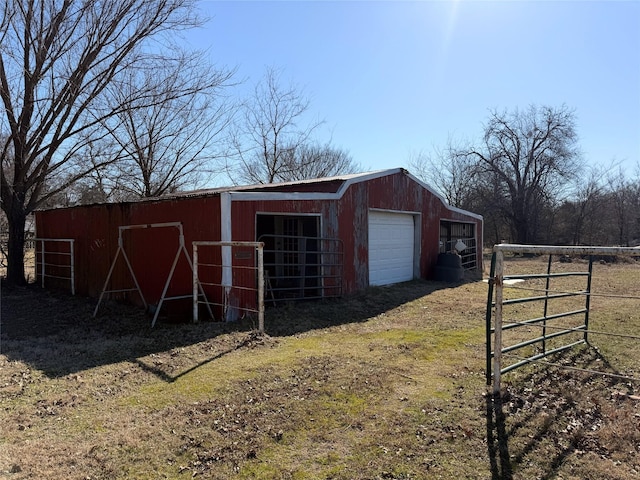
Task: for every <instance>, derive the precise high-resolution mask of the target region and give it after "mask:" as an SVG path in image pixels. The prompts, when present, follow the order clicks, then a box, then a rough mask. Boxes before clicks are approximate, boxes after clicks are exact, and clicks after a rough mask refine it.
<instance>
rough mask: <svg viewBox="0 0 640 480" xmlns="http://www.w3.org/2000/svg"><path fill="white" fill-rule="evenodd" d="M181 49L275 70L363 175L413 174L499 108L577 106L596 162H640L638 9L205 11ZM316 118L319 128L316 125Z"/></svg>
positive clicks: (308, 6) (473, 135) (397, 6)
mask: <svg viewBox="0 0 640 480" xmlns="http://www.w3.org/2000/svg"><path fill="white" fill-rule="evenodd" d="M201 9H202V11H203V12H204V13H205V14H206V15H208V16H209V17H210V20H209V21H208V22H207V24H206V25H205V26H204V27H203V28H200V29H199V30H197V31H193V32H190V33H189V34H188V36H187V37H186V39H185V41H186V42H187V43H188V44H189V45H190V46H192V47H195V48H199V49H206V50H207V53H208V56H209V58H210V59H211V61H212V62H213V63H215V64H216V65H218V66H220V67H225V68H235V69H237V71H236V77H235V79H236V81H242V83H241V85H239V86H237V87H234V88H235V89H236V94H237V95H243V94H246V93H247V92H250V91H251V90H252V89H253V85H254V83H255V82H257V81H259V80H260V79H261V78H262V77H263V75H264V72H265V69H266V68H267V67H275V68H279V69H281V71H282V73H281V79H282V80H283V81H284V83H286V84H288V83H289V82H291V83H293V84H295V85H296V87H297V88H298V89H299V90H300V91H302V92H303V93H304V94H305V95H306V96H307V97H308V98H309V100H310V109H309V114H310V118H309V121H312V120H314V119H318V118H319V119H322V120H324V121H325V123H324V124H323V126H322V129H321V130H320V131H319V132H318V135H317V137H318V139H319V140H322V141H326V140H330V141H331V144H332V145H334V146H336V147H339V148H343V149H345V150H347V151H348V152H349V153H350V154H351V156H352V157H353V160H354V161H355V162H357V163H359V164H360V165H362V167H363V169H364V170H379V169H387V168H395V167H407V166H408V164H409V162H410V159H411V156H412V155H415V154H417V153H418V152H425V153H430V152H432V151H433V150H434V148H442V147H444V146H445V145H446V144H447V142H448V140H449V139H450V138H451V139H454V140H456V139H458V140H471V141H475V140H479V139H480V138H481V135H482V131H483V123H484V122H485V121H486V120H487V118H488V115H489V112H490V110H493V109H497V110H499V111H502V110H508V111H512V110H514V109H516V108H517V109H521V110H522V109H526V108H528V107H529V106H530V105H532V104H535V105H548V106H553V107H560V106H562V105H563V104H565V105H566V106H568V107H569V108H571V109H574V111H575V116H576V127H577V132H578V136H579V145H580V148H581V150H582V153H583V158H584V160H585V161H586V162H588V163H590V164H592V165H610V164H612V162H617V163H619V164H620V165H621V166H622V167H623V168H625V170H627V171H628V172H629V173H631V172H633V171H634V169H635V167H636V165H640V2H638V1H583V2H580V1H571V0H565V1H544V0H538V1H473V0H466V1H465V0H458V1H455V0H448V1H446V0H442V1H411V2H410V1H407V2H402V1H350V2H347V1H315V2H311V1H295V2H294V1H277V2H270V1H260V2H250V1H233V2H220V1H211V0H209V1H206V0H205V1H202V2H201ZM311 117H313V118H311Z"/></svg>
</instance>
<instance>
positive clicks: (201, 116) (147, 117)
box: [107, 53, 233, 197]
mask: <svg viewBox="0 0 640 480" xmlns="http://www.w3.org/2000/svg"><path fill="white" fill-rule="evenodd" d="M203 65H205V63H204V62H203V57H202V55H201V54H199V53H192V54H189V55H187V54H186V53H182V54H179V55H177V56H176V60H175V61H174V62H173V63H172V64H171V65H167V66H166V67H165V74H164V81H163V83H161V84H155V85H154V83H153V78H152V77H153V76H155V75H156V73H155V72H154V71H152V70H150V69H144V70H142V71H140V70H135V71H131V72H129V74H130V81H129V82H127V84H126V85H124V88H123V89H121V88H117V89H112V90H113V98H114V99H115V103H117V104H123V105H127V104H128V105H130V106H129V108H127V109H124V110H123V111H120V112H118V114H117V115H115V116H114V117H113V118H110V119H109V120H108V122H107V123H108V124H109V126H108V128H109V131H110V132H111V135H112V137H113V138H114V139H115V141H116V143H117V145H119V147H120V149H121V155H122V156H123V157H124V159H123V161H121V162H118V163H117V164H115V165H114V167H115V170H116V172H114V173H115V175H116V178H118V179H119V180H120V182H119V185H118V186H117V188H119V189H120V190H122V191H123V192H124V194H125V196H134V197H155V196H159V195H162V194H164V193H168V192H174V191H176V190H178V189H181V188H183V187H184V186H186V185H189V186H192V187H195V186H197V185H198V184H199V183H200V182H202V181H204V180H208V179H209V177H210V176H211V175H213V174H214V173H219V172H217V171H216V170H215V168H214V164H213V160H215V159H216V158H219V157H222V156H223V155H224V154H225V152H224V150H223V149H222V148H221V147H222V146H223V145H224V142H222V138H221V137H222V134H223V133H224V131H225V129H226V128H227V126H228V125H229V122H230V121H231V118H232V113H233V107H232V106H231V105H230V104H229V103H228V102H227V101H226V99H225V98H224V97H223V95H222V90H223V88H224V87H226V86H229V85H230V83H229V81H230V80H231V77H232V76H233V72H232V71H223V70H214V69H213V68H211V67H206V66H203ZM148 85H154V88H155V90H152V91H150V92H149V94H148V97H146V98H138V99H135V97H136V92H137V91H139V90H140V89H141V88H145V86H148ZM129 99H134V100H133V101H130V100H129ZM149 100H151V101H149Z"/></svg>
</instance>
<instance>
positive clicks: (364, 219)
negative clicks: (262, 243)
mask: <svg viewBox="0 0 640 480" xmlns="http://www.w3.org/2000/svg"><path fill="white" fill-rule="evenodd" d="M342 184H343V185H345V183H344V181H343V182H342ZM319 185H320V186H319V187H318V188H317V189H316V190H311V188H312V186H313V183H308V184H305V185H304V188H305V192H306V193H303V194H300V193H299V192H295V191H291V190H289V189H293V188H294V187H293V186H287V187H286V188H284V187H283V188H284V190H282V191H279V192H274V191H273V190H272V189H269V190H265V191H260V192H259V199H257V200H256V199H255V197H252V196H251V195H252V194H254V193H255V192H252V193H250V194H248V195H247V194H243V193H239V194H238V195H236V194H235V193H234V192H231V194H230V197H225V198H230V199H231V204H230V211H229V212H228V213H229V214H230V218H231V219H232V220H231V223H232V225H231V227H232V228H231V238H232V239H233V240H234V241H255V240H256V231H255V229H256V214H257V213H273V214H278V213H282V214H287V213H289V214H319V215H320V216H321V232H320V236H322V237H326V238H340V239H341V241H342V242H343V246H344V278H343V291H344V293H351V292H354V291H357V290H360V289H363V288H366V287H367V286H368V284H369V270H368V269H369V253H368V244H369V239H368V221H369V211H370V209H380V210H389V211H398V212H412V213H419V216H418V217H416V218H419V219H420V221H421V225H420V242H421V245H420V248H421V254H420V262H419V272H420V276H421V277H422V278H429V277H430V276H431V275H432V271H433V269H434V267H435V263H436V261H437V257H438V252H439V245H438V242H439V229H440V227H439V226H440V220H441V219H446V220H455V221H463V222H472V223H475V224H476V232H477V235H478V244H479V245H482V220H481V219H479V218H477V217H476V216H473V215H469V214H466V213H465V212H463V211H459V210H456V209H451V208H448V207H447V206H446V205H445V204H444V202H443V201H442V199H441V198H440V197H438V196H437V195H435V194H434V193H433V192H431V191H430V190H428V189H427V188H425V186H424V185H423V184H421V183H419V182H418V181H416V179H415V178H414V177H411V176H410V175H409V174H407V173H406V172H405V171H404V170H400V169H398V170H396V171H394V173H383V174H381V175H379V176H375V175H373V176H371V177H368V178H367V179H366V180H362V179H360V178H356V179H355V180H354V181H352V182H351V183H350V184H349V183H347V185H349V186H348V188H346V190H345V189H342V188H338V184H337V183H336V182H325V183H322V182H320V184H319ZM336 192H342V194H341V195H336ZM314 193H320V194H322V195H320V196H318V197H317V199H301V198H303V197H304V195H307V196H309V194H310V195H311V196H313V194H314ZM223 195H224V194H223ZM270 198H273V199H270ZM223 210H224V209H223ZM221 215H222V217H221ZM224 215H225V212H222V211H221V200H220V195H218V194H214V195H211V196H200V197H181V198H174V199H168V200H163V201H148V202H134V203H121V204H105V205H93V206H83V207H73V208H66V209H56V210H48V211H41V212H36V228H37V234H38V236H39V237H44V238H73V239H75V241H76V245H75V247H76V258H75V262H76V265H77V269H76V271H77V278H76V290H77V292H78V294H81V295H87V296H92V297H97V296H98V295H99V294H100V291H101V290H102V287H103V284H104V281H105V278H106V276H107V273H108V270H109V267H110V265H111V262H112V260H113V258H114V256H115V254H116V250H117V247H118V243H117V242H118V227H119V226H121V225H133V224H150V223H164V222H177V221H179V222H182V224H183V227H184V235H185V245H186V248H187V251H188V253H189V255H190V256H191V255H192V245H191V242H192V241H195V240H208V241H212V240H214V241H215V240H221V218H224ZM124 245H125V249H126V251H127V253H128V255H129V258H130V259H131V262H132V265H133V268H134V271H135V273H136V276H137V278H138V281H139V283H140V285H141V287H142V289H143V292H144V295H145V298H147V300H148V301H149V302H150V303H152V304H153V303H157V301H158V299H159V298H160V295H161V292H162V288H163V287H164V282H165V280H166V277H167V274H168V272H169V269H170V266H171V263H172V261H173V259H174V256H175V253H176V250H177V248H178V238H177V230H175V229H146V230H136V231H128V232H126V233H125V236H124ZM478 251H479V253H478V265H481V264H482V263H481V262H482V252H481V248H479V249H478ZM240 260H243V259H240ZM244 261H246V262H247V265H249V264H253V262H254V260H253V259H249V258H246V259H244ZM234 263H235V264H238V262H236V259H234ZM240 263H242V262H240ZM131 286H133V282H132V280H131V279H130V276H129V274H128V271H127V269H126V265H125V264H124V262H123V261H121V260H119V262H118V264H117V267H116V269H115V270H114V275H113V279H112V283H111V287H110V288H129V287H131ZM190 291H191V273H190V271H189V269H188V266H187V264H186V262H185V261H184V259H183V258H181V259H180V261H179V263H178V267H177V270H176V274H175V280H174V282H173V283H172V285H171V286H170V289H169V291H168V295H169V296H171V295H180V294H185V293H190ZM122 297H123V298H124V299H128V300H130V301H132V302H134V303H140V302H139V300H138V298H137V295H136V294H128V295H126V294H125V295H122ZM187 303H188V302H187ZM163 308H164V307H163ZM187 311H188V310H187Z"/></svg>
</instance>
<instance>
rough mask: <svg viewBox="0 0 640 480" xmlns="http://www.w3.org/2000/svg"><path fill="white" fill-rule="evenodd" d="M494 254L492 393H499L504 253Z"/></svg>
mask: <svg viewBox="0 0 640 480" xmlns="http://www.w3.org/2000/svg"><path fill="white" fill-rule="evenodd" d="M495 255H496V274H495V276H494V277H493V278H494V286H495V289H496V313H495V322H494V325H495V327H494V328H495V331H494V335H493V336H494V347H493V394H494V395H499V394H500V380H501V378H500V376H501V370H502V286H503V277H504V271H503V269H504V254H503V253H502V251H500V250H498V251H497V252H495Z"/></svg>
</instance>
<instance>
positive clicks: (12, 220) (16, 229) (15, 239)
mask: <svg viewBox="0 0 640 480" xmlns="http://www.w3.org/2000/svg"><path fill="white" fill-rule="evenodd" d="M7 220H8V222H9V244H8V248H7V282H8V283H10V284H13V285H25V284H26V283H27V282H26V280H25V278H24V227H25V224H26V222H27V216H26V215H25V214H24V213H22V212H11V214H10V215H7Z"/></svg>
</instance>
